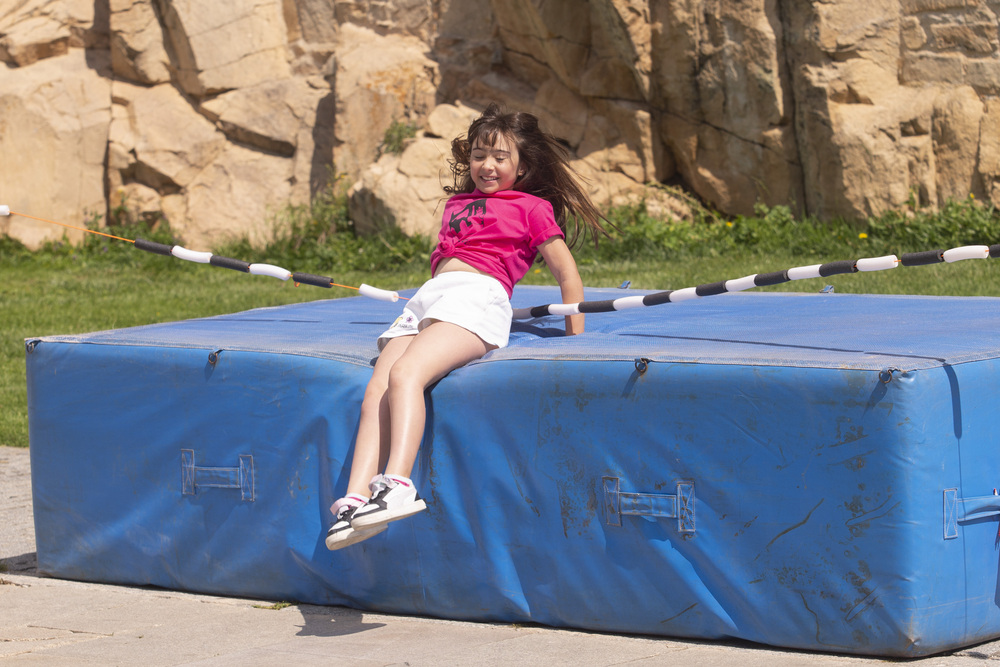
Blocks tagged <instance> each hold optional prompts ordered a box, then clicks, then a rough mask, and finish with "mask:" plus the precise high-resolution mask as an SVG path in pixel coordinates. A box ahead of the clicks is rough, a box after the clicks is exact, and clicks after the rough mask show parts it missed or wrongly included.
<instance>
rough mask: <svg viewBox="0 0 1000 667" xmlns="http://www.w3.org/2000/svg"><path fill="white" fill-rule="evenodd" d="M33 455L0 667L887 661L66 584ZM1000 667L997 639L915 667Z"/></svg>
mask: <svg viewBox="0 0 1000 667" xmlns="http://www.w3.org/2000/svg"><path fill="white" fill-rule="evenodd" d="M34 552H35V537H34V522H33V518H32V511H31V475H30V465H29V461H28V452H27V450H22V449H13V448H9V447H0V663H2V664H3V665H4V666H6V665H8V664H10V665H18V664H31V665H55V666H60V665H74V666H76V665H91V664H93V665H98V664H100V665H108V664H116V665H142V666H143V667H154V666H156V665H227V666H228V665H233V664H238V665H268V667H272V666H273V665H275V664H282V663H286V662H291V661H294V663H295V664H296V665H331V664H333V665H342V664H344V665H359V666H366V665H435V666H437V665H540V666H541V665H545V666H549V665H581V664H582V665H626V664H627V665H667V666H672V665H678V666H680V665H683V666H684V667H700V666H702V665H704V666H705V667H709V666H711V667H729V666H731V667H756V666H761V667H764V666H767V667H791V666H793V665H818V666H819V667H844V666H847V665H851V666H854V665H866V666H867V665H876V664H880V665H884V664H887V663H892V662H897V661H891V660H884V659H879V658H859V657H853V656H843V655H829V654H818V653H804V652H798V651H782V650H776V649H772V648H768V647H761V646H754V645H747V644H739V643H727V642H694V641H680V640H672V639H656V638H649V637H630V636H621V635H604V634H596V633H589V632H573V631H567V630H552V629H548V628H540V627H533V626H531V627H526V626H513V625H493V624H485V623H460V622H453V621H439V620H433V619H426V618H412V617H404V616H386V615H382V614H370V613H362V612H359V611H355V610H353V609H346V608H343V607H318V606H314V605H293V606H287V607H284V608H279V607H280V605H275V604H274V602H273V601H268V600H244V599H234V598H220V597H211V596H205V595H192V594H187V593H178V592H173V591H165V590H161V589H149V588H129V587H122V586H105V585H98V584H87V583H79V582H72V581H62V580H58V579H49V578H46V577H41V576H39V575H38V574H37V573H36V571H35V553H34ZM994 660H997V661H1000V642H993V643H989V644H982V645H979V646H974V647H970V648H967V649H964V650H961V651H956V652H953V653H950V654H947V655H940V656H935V657H931V658H923V659H919V660H909V661H900V662H903V663H904V664H906V665H917V666H919V667H937V666H941V667H966V666H972V665H976V666H981V665H984V664H1000V662H998V663H992V661H994Z"/></svg>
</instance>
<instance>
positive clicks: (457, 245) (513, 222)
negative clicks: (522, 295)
mask: <svg viewBox="0 0 1000 667" xmlns="http://www.w3.org/2000/svg"><path fill="white" fill-rule="evenodd" d="M553 236H559V237H564V236H565V235H564V234H563V231H562V229H560V228H559V225H558V224H556V220H555V216H554V215H553V213H552V205H551V204H549V203H548V202H547V201H545V200H544V199H541V198H540V197H536V196H535V195H529V194H527V193H526V192H516V191H514V190H503V191H501V192H497V193H494V194H492V195H486V194H483V193H482V192H479V191H478V190H475V191H473V192H470V193H468V194H459V195H455V196H454V197H452V198H451V199H449V200H448V203H447V204H445V207H444V220H443V221H442V223H441V231H440V233H438V244H437V247H436V248H435V249H434V252H433V253H431V273H434V271H436V270H437V266H438V263H440V261H441V260H442V259H444V258H445V257H455V258H458V259H460V260H462V261H463V262H465V263H466V264H468V265H470V266H473V267H475V268H477V269H479V270H480V271H484V272H486V273H488V274H489V275H491V276H493V277H494V278H496V279H497V280H499V281H500V282H501V284H503V286H504V287H505V288H506V289H507V296H508V297H509V296H510V295H511V294H513V292H514V285H516V284H517V282H518V281H519V280H521V278H523V277H524V274H525V273H527V272H528V269H529V268H531V264H532V263H533V262H534V261H535V257H536V256H537V255H538V246H539V245H540V244H541V243H544V242H545V241H547V240H548V239H550V238H552V237H553Z"/></svg>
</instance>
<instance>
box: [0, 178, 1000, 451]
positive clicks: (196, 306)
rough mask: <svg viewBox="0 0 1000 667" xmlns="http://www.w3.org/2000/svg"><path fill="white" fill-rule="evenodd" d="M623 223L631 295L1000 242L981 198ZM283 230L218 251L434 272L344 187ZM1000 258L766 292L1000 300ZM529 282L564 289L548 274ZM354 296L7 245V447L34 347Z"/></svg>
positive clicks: (594, 255)
mask: <svg viewBox="0 0 1000 667" xmlns="http://www.w3.org/2000/svg"><path fill="white" fill-rule="evenodd" d="M609 217H610V218H611V219H612V220H613V221H614V222H615V224H616V226H617V230H616V231H614V232H613V233H612V238H611V239H606V240H603V241H602V242H601V243H600V245H599V246H598V247H597V248H596V249H595V248H593V247H592V246H587V247H580V248H578V249H577V250H576V251H575V254H576V257H577V261H578V264H579V267H580V273H581V275H582V276H583V280H584V284H586V285H588V286H592V287H617V286H619V285H621V284H622V283H623V282H624V281H626V280H629V281H631V284H632V287H633V288H635V289H654V290H660V289H679V288H683V287H691V286H695V285H699V284H702V283H709V282H715V281H718V280H728V279H731V278H740V277H743V276H746V275H750V274H753V273H765V272H770V271H780V270H783V269H787V268H789V267H792V266H801V265H807V264H815V263H821V262H827V261H834V260H842V259H857V258H860V257H876V256H880V255H886V254H896V255H902V254H903V253H906V252H918V251H923V250H933V249H938V248H940V249H947V248H951V247H956V246H960V245H970V244H986V245H990V244H993V243H997V242H1000V214H998V212H997V210H996V209H994V208H993V207H990V206H983V205H980V204H978V203H976V202H974V201H972V200H967V201H961V202H954V203H951V204H949V205H947V206H945V207H944V208H943V209H942V210H941V211H940V212H938V213H928V212H923V211H913V210H908V211H900V212H892V213H888V214H886V215H883V216H881V217H879V218H877V219H872V220H867V221H863V222H851V221H834V222H829V223H820V222H818V221H815V220H797V219H795V218H794V216H793V215H792V214H791V212H790V210H789V209H788V208H786V207H775V208H773V209H764V208H761V209H759V210H758V211H757V213H756V214H755V215H754V216H748V217H738V218H734V219H729V220H725V219H723V218H722V217H720V216H718V215H715V214H710V213H709V212H702V213H701V214H700V215H699V216H698V219H696V220H695V221H694V222H693V223H688V222H684V223H676V222H670V221H664V220H659V219H656V218H654V217H653V216H650V215H649V214H648V212H647V211H646V209H645V208H644V207H643V206H641V205H640V206H635V207H630V208H621V209H615V210H613V211H611V212H610V213H609ZM113 223H114V224H112V225H111V226H110V228H109V229H106V230H102V231H110V232H111V233H114V234H116V235H118V236H122V237H125V238H136V237H142V238H147V239H150V240H154V241H158V242H161V243H172V242H174V240H173V238H172V235H171V233H170V230H169V228H167V227H166V226H165V225H155V226H152V227H150V226H149V225H146V224H144V223H141V222H138V221H136V220H135V219H134V218H132V217H131V216H129V215H128V214H127V211H118V212H116V215H115V218H114V220H113ZM95 224H96V221H95ZM273 228H274V231H273V233H272V236H271V238H270V239H269V240H268V241H267V243H266V244H265V245H264V246H263V247H257V246H254V245H252V244H250V243H249V242H247V241H238V242H234V243H230V244H227V245H225V246H223V247H219V248H214V249H213V251H214V252H217V253H218V254H221V255H226V256H229V257H236V258H239V259H244V260H247V261H251V262H265V263H270V264H276V265H278V266H283V267H286V268H288V269H289V270H291V271H303V272H307V273H315V274H319V275H326V276H330V277H331V278H333V279H334V280H335V281H336V282H340V283H343V284H347V285H360V284H361V283H362V282H365V283H368V284H371V285H375V286H377V287H382V288H385V289H403V288H409V287H416V286H419V285H420V284H421V283H422V282H423V281H424V280H425V279H426V278H427V277H428V258H429V255H430V251H431V248H432V242H431V240H430V239H426V238H407V237H405V236H403V235H402V234H400V233H399V232H397V231H394V230H388V231H385V232H383V233H381V234H378V235H375V236H371V237H361V236H359V235H357V234H356V233H355V231H354V229H353V225H352V224H351V221H350V219H349V217H348V216H347V210H346V200H345V198H344V196H343V193H342V191H337V192H334V191H333V190H331V191H329V192H326V193H323V194H322V195H321V196H320V197H318V198H317V200H316V201H314V202H313V204H312V206H311V207H290V208H289V209H287V210H286V211H284V212H282V214H281V215H280V216H279V217H278V218H277V219H276V220H275V222H274V226H273ZM198 249H199V250H200V249H202V248H198ZM998 264H1000V262H998V261H997V260H989V261H985V262H983V261H978V262H977V261H966V262H958V263H955V264H947V265H945V264H938V265H932V266H922V267H899V268H896V269H894V270H891V271H881V272H873V273H858V274H852V275H841V276H833V277H830V278H826V279H818V280H809V281H797V282H792V283H785V284H783V285H778V286H775V287H770V288H763V290H764V291H798V292H809V291H819V290H821V289H822V288H823V287H824V286H825V285H833V286H834V289H835V290H836V291H837V292H846V293H856V294H927V295H955V296H1000V265H998ZM524 283H525V284H554V281H553V279H552V277H551V275H550V274H549V272H548V271H547V270H546V269H545V268H544V267H541V266H538V267H535V268H533V269H532V270H531V271H530V272H529V274H528V276H527V277H526V278H525V280H524ZM354 294H355V293H354V292H353V291H349V290H342V289H339V288H333V289H330V290H325V289H321V288H316V287H311V286H307V285H303V286H300V287H295V286H294V285H293V284H292V283H290V282H288V283H283V282H280V281H277V280H274V279H273V278H268V277H263V276H249V275H244V274H240V273H238V272H235V271H228V270H224V269H218V268H215V267H210V266H207V265H202V264H192V263H190V262H183V261H179V260H176V259H173V258H170V257H163V256H159V255H153V254H150V253H145V252H141V251H137V250H135V249H134V248H133V247H131V244H129V243H127V242H124V241H116V240H113V239H107V238H103V237H98V236H94V235H88V236H87V238H86V240H85V242H84V243H82V244H80V245H78V246H73V245H69V244H66V243H50V244H48V245H47V246H46V247H45V248H43V249H41V250H39V251H36V252H29V251H28V250H26V249H25V248H24V247H23V246H22V245H21V244H20V243H18V242H16V241H13V240H11V239H9V238H6V237H0V312H2V317H0V406H2V407H3V409H2V410H0V445H7V446H17V447H23V446H27V444H28V425H27V390H26V383H25V357H24V354H25V353H24V340H25V339H28V338H33V337H40V336H46V335H55V334H73V333H84V332H89V331H99V330H104V329H113V328H120V327H130V326H137V325H142V324H151V323H156V322H166V321H174V320H181V319H189V318H196V317H207V316H211V315H218V314H223V313H231V312H238V311H242V310H247V309H250V308H257V307H264V306H277V305H283V304H289V303H298V302H302V301H312V300H317V299H327V298H338V297H342V296H352V295H354Z"/></svg>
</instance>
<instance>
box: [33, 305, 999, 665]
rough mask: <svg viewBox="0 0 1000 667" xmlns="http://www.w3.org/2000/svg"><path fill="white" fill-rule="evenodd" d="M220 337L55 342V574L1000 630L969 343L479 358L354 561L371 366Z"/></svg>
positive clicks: (757, 622)
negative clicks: (738, 358)
mask: <svg viewBox="0 0 1000 667" xmlns="http://www.w3.org/2000/svg"><path fill="white" fill-rule="evenodd" d="M733 303H736V302H733ZM774 303H787V302H785V301H781V300H778V301H775V302H774ZM963 306H964V304H963ZM738 316H739V313H736V314H735V315H734V317H738ZM213 326H215V325H213ZM773 326H774V327H776V328H780V327H781V326H782V323H781V322H780V321H776V322H774V323H773ZM758 333H759V335H761V336H763V335H764V332H758ZM158 335H163V336H166V337H169V336H168V332H167V333H164V334H158ZM686 335H687V334H686V333H685V332H684V331H675V332H673V333H671V336H674V337H675V338H682V337H684V336H686ZM687 337H688V338H689V339H690V338H693V337H694V336H687ZM705 338H708V337H707V336H705ZM212 343H213V340H212V337H207V338H206V344H205V345H204V347H203V348H202V349H195V348H194V346H193V345H191V346H181V347H162V346H143V345H138V344H132V343H130V344H115V343H114V342H113V341H106V342H101V343H98V344H88V343H86V342H81V341H80V340H72V341H70V340H57V339H44V340H42V341H41V342H39V343H36V344H34V345H33V347H32V349H31V351H30V352H29V353H28V355H27V364H28V390H29V397H28V398H29V423H30V436H31V459H32V480H33V493H34V511H35V519H36V539H37V547H38V562H39V570H40V571H41V572H44V573H47V574H51V575H53V576H59V577H65V578H73V579H81V580H90V581H104V582H115V583H128V584H153V585H158V586H164V587H168V588H175V589H183V590H191V591H201V592H209V593H215V594H226V595H240V596H253V597H264V598H269V599H281V600H298V601H304V602H312V603H319V604H346V605H350V606H353V607H358V608H364V609H372V610H379V611H385V612H401V613H410V614H420V615H432V616H438V617H444V618H458V619H470V620H493V621H502V622H537V623H543V624H548V625H553V626H565V627H578V628H587V629H595V630H602V631H612V632H629V633H648V634H654V635H666V636H682V637H695V638H719V637H737V638H742V639H746V640H751V641H756V642H762V643H766V644H772V645H777V646H786V647H793V648H805V649H819V650H830V651H838V652H853V653H863V654H874V655H892V656H908V657H913V656H919V655H926V654H928V653H933V652H938V651H942V650H947V649H950V648H955V647H959V646H964V645H968V644H970V643H975V642H977V641H984V640H986V639H990V638H993V637H996V636H998V635H1000V607H998V599H1000V589H998V580H997V573H998V563H1000V557H998V555H997V551H996V540H997V514H998V513H1000V502H998V500H997V499H998V497H997V496H995V495H994V493H995V492H994V488H995V487H997V486H1000V483H998V466H997V465H996V464H995V463H994V460H995V452H996V451H997V437H996V435H995V428H993V426H992V423H993V421H994V415H995V412H996V407H997V397H996V377H997V373H998V371H1000V368H998V363H1000V362H998V361H997V359H996V358H995V355H993V358H991V354H992V352H991V350H990V349H986V348H985V347H984V348H983V349H975V345H974V344H972V343H970V342H969V341H966V342H965V343H964V344H965V345H966V346H967V347H969V348H970V350H971V351H970V353H969V354H968V355H967V356H965V357H963V358H964V359H968V360H967V361H964V362H961V363H954V364H952V363H948V362H944V361H939V362H937V364H936V365H935V364H933V363H930V362H928V361H927V359H928V358H929V357H931V356H932V355H930V354H928V350H926V349H924V348H919V349H918V348H912V349H911V351H910V352H906V354H909V353H917V354H919V355H920V357H921V360H920V366H919V367H916V368H908V369H903V370H900V369H893V370H888V371H887V370H886V369H884V368H883V369H882V370H877V369H868V368H855V367H846V368H843V367H836V364H832V365H833V366H835V367H828V368H822V367H814V366H811V365H807V366H801V367H800V366H795V365H777V366H767V365H745V364H741V363H734V362H729V363H705V362H697V361H692V360H689V359H687V358H685V359H684V360H683V361H670V360H659V361H656V360H654V361H651V362H648V363H647V364H646V365H643V364H641V363H639V364H637V363H636V361H635V360H634V359H620V360H619V359H607V358H594V359H587V358H577V357H575V356H573V357H572V358H567V359H522V358H506V359H497V360H495V361H491V362H483V363H477V364H473V365H470V366H467V367H465V368H462V369H459V370H457V371H455V372H453V373H452V374H450V375H449V376H448V377H446V378H445V379H444V380H442V381H441V382H440V383H439V384H438V385H436V386H435V387H434V388H433V390H432V391H431V392H430V393H429V396H428V408H429V419H428V428H427V432H426V435H425V441H424V445H423V447H422V448H421V451H420V455H419V458H418V462H417V468H416V470H415V472H414V478H415V480H416V481H417V483H418V488H419V489H420V491H421V494H422V495H423V496H424V497H425V498H427V500H428V504H429V509H428V511H426V512H423V513H421V514H419V515H417V516H415V517H412V518H411V519H408V520H406V521H401V522H397V523H394V524H392V525H391V526H390V527H389V529H388V530H387V531H386V532H385V533H383V534H381V535H378V536H376V537H373V538H371V539H370V540H368V541H366V542H363V543H361V544H359V545H357V546H355V547H350V548H348V549H345V550H343V551H338V552H329V551H327V550H326V548H325V546H324V544H323V538H324V536H325V531H326V528H327V527H328V526H329V523H330V521H331V518H332V517H331V516H330V514H329V511H328V509H327V508H328V507H329V505H330V504H331V503H332V501H333V500H334V499H335V498H337V497H339V495H341V494H342V493H343V491H344V489H345V488H346V485H347V477H348V474H349V464H350V456H351V447H352V444H353V438H354V433H355V431H356V428H357V415H358V412H359V409H360V400H361V396H362V393H363V390H364V386H365V384H366V382H367V380H368V377H369V376H370V373H371V371H370V368H369V367H368V365H367V364H366V363H364V362H363V361H362V360H363V359H364V357H365V355H364V354H357V355H354V356H355V357H357V358H356V359H354V358H353V357H352V359H350V360H345V359H342V358H337V357H336V355H326V356H323V357H313V356H309V355H304V354H300V353H297V352H295V353H281V352H275V351H243V350H232V349H225V350H224V351H223V352H222V353H221V354H219V355H218V356H217V357H215V359H214V363H213V362H212V361H210V360H209V355H210V354H211V353H213V352H215V350H216V349H218V348H216V347H215V346H214V345H213V344H212ZM705 344H706V345H709V346H711V345H713V344H712V343H705ZM540 345H544V342H543V343H540ZM840 349H842V350H845V349H848V346H847V345H844V346H842V347H841V348H840ZM899 350H902V347H899ZM963 354H965V352H963ZM352 355H353V353H352ZM896 356H897V358H899V357H900V354H898V350H897V355H896Z"/></svg>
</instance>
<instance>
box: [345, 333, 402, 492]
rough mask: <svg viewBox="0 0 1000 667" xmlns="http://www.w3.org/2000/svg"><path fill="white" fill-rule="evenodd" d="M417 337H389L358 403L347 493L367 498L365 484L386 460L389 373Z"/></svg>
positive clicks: (387, 455) (387, 456)
mask: <svg viewBox="0 0 1000 667" xmlns="http://www.w3.org/2000/svg"><path fill="white" fill-rule="evenodd" d="M414 338H416V336H401V337H399V338H392V339H390V340H389V341H388V342H387V343H386V346H385V348H384V349H383V350H382V353H381V354H380V355H379V357H378V359H377V360H376V361H375V370H374V371H373V373H372V377H371V380H369V381H368V386H367V387H366V388H365V397H364V400H363V401H362V403H361V422H360V424H359V425H358V435H357V438H356V439H355V441H354V458H353V459H352V463H351V478H350V480H349V481H348V483H347V493H356V494H358V495H360V496H364V497H365V498H367V497H368V494H369V491H368V483H369V482H371V479H372V477H374V476H375V475H377V474H378V473H379V471H381V470H382V469H383V468H384V467H385V464H386V461H387V460H388V458H389V399H388V397H387V396H386V390H387V389H388V386H389V371H390V369H391V368H392V367H393V364H395V363H396V360H398V359H399V358H400V357H401V356H402V355H403V353H404V352H405V351H406V348H407V347H409V345H410V343H411V342H413V340H414Z"/></svg>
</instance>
